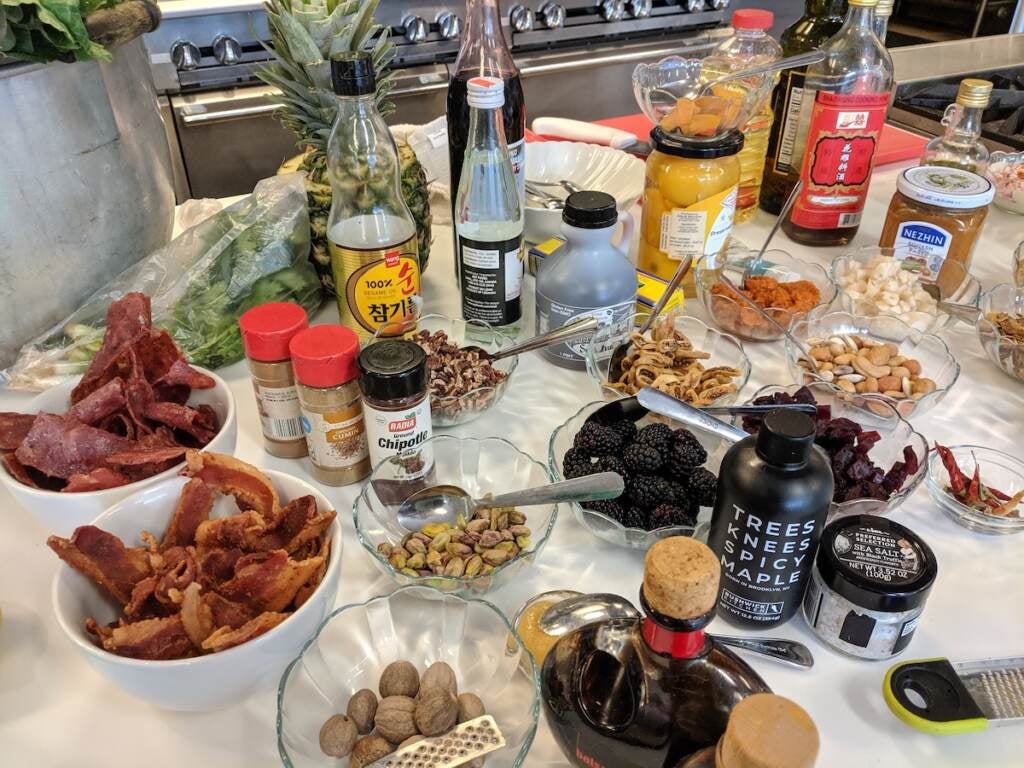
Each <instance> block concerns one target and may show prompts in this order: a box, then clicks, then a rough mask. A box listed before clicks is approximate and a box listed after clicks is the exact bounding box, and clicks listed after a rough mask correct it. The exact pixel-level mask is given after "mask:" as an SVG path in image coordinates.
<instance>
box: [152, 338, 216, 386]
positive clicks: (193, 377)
mask: <svg viewBox="0 0 1024 768" xmlns="http://www.w3.org/2000/svg"><path fill="white" fill-rule="evenodd" d="M172 343H173V342H172ZM154 384H155V385H156V386H163V387H180V386H185V387H189V388H190V389H212V388H213V386H214V381H213V379H212V378H210V377H209V376H207V375H206V374H205V373H200V372H199V371H197V370H196V369H195V368H193V367H192V366H191V365H189V364H188V363H186V362H185V361H184V360H183V359H182V358H180V357H179V358H178V359H177V360H175V361H174V362H173V363H171V367H170V368H169V369H168V371H167V373H165V374H164V375H163V376H161V377H160V378H159V379H157V380H156V381H155V382H154Z"/></svg>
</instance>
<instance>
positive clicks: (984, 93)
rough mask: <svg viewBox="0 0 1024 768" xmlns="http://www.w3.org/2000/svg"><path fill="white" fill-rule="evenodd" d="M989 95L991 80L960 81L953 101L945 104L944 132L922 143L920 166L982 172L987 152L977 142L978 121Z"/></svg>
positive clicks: (978, 132)
mask: <svg viewBox="0 0 1024 768" xmlns="http://www.w3.org/2000/svg"><path fill="white" fill-rule="evenodd" d="M991 96H992V83H990V82H989V81H988V80H976V79H974V78H967V79H966V80H961V81H960V90H959V91H958V92H957V95H956V102H955V103H953V104H950V105H949V106H948V107H946V112H945V114H944V115H943V117H942V124H943V125H944V126H945V127H946V131H945V133H944V134H943V135H942V136H937V137H935V138H934V139H932V140H931V141H929V142H928V144H927V145H926V146H925V148H924V154H923V155H922V156H921V165H947V166H950V167H951V168H961V169H963V170H965V171H972V172H974V173H981V174H983V173H985V169H986V168H988V154H989V152H988V147H986V146H985V145H984V144H982V143H981V141H980V139H981V120H982V114H983V113H984V111H985V109H986V108H987V107H988V102H989V98H990V97H991Z"/></svg>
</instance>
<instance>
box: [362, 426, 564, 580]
mask: <svg viewBox="0 0 1024 768" xmlns="http://www.w3.org/2000/svg"><path fill="white" fill-rule="evenodd" d="M415 454H416V457H418V460H417V462H416V466H415V467H414V471H410V467H409V461H408V460H409V459H410V458H412V456H411V455H406V454H399V455H397V456H395V457H393V458H392V459H388V460H385V461H383V462H381V463H380V464H379V465H377V467H376V468H375V469H374V470H373V472H372V473H371V474H370V477H369V480H368V481H367V483H366V484H365V485H364V486H363V490H362V492H361V493H360V494H359V496H358V497H357V498H356V501H355V504H354V505H353V508H352V516H353V520H354V522H355V528H356V535H357V537H358V538H359V543H360V544H362V545H363V548H364V549H366V551H367V552H369V553H370V555H371V556H372V557H373V560H374V562H375V563H376V564H377V567H378V568H380V569H381V571H383V572H384V573H385V574H387V575H388V576H390V577H391V578H392V579H394V580H395V581H396V582H397V583H399V584H401V585H403V586H404V585H407V584H426V585H427V586H431V587H434V588H436V589H439V590H441V591H443V592H451V593H456V594H483V593H485V592H488V591H489V590H491V589H494V588H496V587H499V586H501V585H502V584H504V583H506V582H508V581H509V580H510V579H512V578H513V577H514V576H515V575H516V574H517V573H519V572H520V571H521V570H522V569H524V568H526V567H527V566H529V565H530V564H531V563H533V561H534V559H535V558H536V557H537V555H539V554H540V551H541V549H543V547H544V545H545V544H546V543H547V540H548V538H549V536H550V535H551V531H552V530H553V529H554V526H555V520H556V518H557V514H558V505H557V504H546V505H536V506H530V507H524V508H523V509H522V510H520V509H515V508H511V507H493V508H490V509H488V508H482V509H478V510H477V512H476V513H475V514H474V516H473V517H472V519H469V520H466V519H463V518H460V519H459V520H458V521H457V522H456V523H455V524H454V525H449V524H447V523H432V524H428V525H426V526H424V527H423V528H422V529H421V530H420V531H417V532H415V533H413V532H411V531H409V530H406V529H405V528H403V527H402V526H401V525H400V524H399V522H398V515H397V513H398V508H399V506H400V505H401V503H402V502H403V501H405V500H406V499H407V498H409V497H410V496H412V495H413V494H414V493H416V492H417V491H419V490H422V489H423V488H427V487H430V486H435V485H455V486H458V487H459V488H462V489H463V490H465V491H466V492H467V493H468V494H469V495H470V496H471V497H472V498H474V499H481V498H484V497H486V496H488V495H492V496H496V495H498V494H502V493H508V492H510V491H517V490H521V489H523V488H531V487H535V486H538V485H544V484H546V483H549V482H551V481H552V479H553V477H552V475H551V473H550V472H549V471H548V469H547V467H546V466H545V465H544V464H542V463H541V462H540V461H538V460H537V459H535V458H533V457H532V456H530V455H529V454H528V453H525V452H524V451H521V450H519V449H518V448H516V446H514V445H513V444H512V443H510V442H508V441H507V440H503V439H501V438H498V437H488V438H483V439H477V438H468V437H467V438H457V437H451V436H448V435H440V436H435V437H432V438H431V439H429V440H427V441H426V442H424V443H422V444H421V445H420V446H418V447H417V448H416V449H415Z"/></svg>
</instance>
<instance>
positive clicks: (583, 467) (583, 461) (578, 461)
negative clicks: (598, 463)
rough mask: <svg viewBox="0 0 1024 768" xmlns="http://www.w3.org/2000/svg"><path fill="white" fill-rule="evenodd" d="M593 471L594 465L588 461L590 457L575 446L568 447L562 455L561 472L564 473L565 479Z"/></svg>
mask: <svg viewBox="0 0 1024 768" xmlns="http://www.w3.org/2000/svg"><path fill="white" fill-rule="evenodd" d="M593 472H594V467H593V465H592V464H591V462H590V457H589V456H587V454H585V453H584V452H583V451H581V450H579V449H577V448H570V449H569V450H568V451H566V452H565V456H563V457H562V474H564V475H565V478H566V480H571V479H572V478H574V477H583V476H584V475H590V474H593Z"/></svg>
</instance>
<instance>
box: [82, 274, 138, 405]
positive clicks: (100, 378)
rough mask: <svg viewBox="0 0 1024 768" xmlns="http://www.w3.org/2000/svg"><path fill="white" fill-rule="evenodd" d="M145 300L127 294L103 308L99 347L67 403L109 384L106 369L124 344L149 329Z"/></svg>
mask: <svg viewBox="0 0 1024 768" xmlns="http://www.w3.org/2000/svg"><path fill="white" fill-rule="evenodd" d="M151 318H152V314H151V310H150V304H149V297H148V296H146V295H145V294H142V293H129V294H126V295H125V296H124V298H122V299H120V300H118V301H115V302H114V303H113V304H111V305H110V306H109V307H108V308H107V321H106V331H105V332H104V334H103V346H102V347H100V351H99V352H98V353H97V354H96V357H95V358H94V359H93V361H92V365H90V366H89V370H88V371H86V372H85V375H84V376H83V377H82V380H81V381H80V382H78V386H76V387H75V388H74V389H73V390H72V391H71V402H72V403H77V402H78V401H79V400H81V399H82V398H84V397H86V396H88V395H89V394H91V393H92V392H94V391H95V390H97V389H99V388H100V387H101V386H103V384H105V383H106V382H107V381H109V380H110V379H111V378H113V377H112V376H108V375H107V374H108V369H109V368H110V367H111V364H112V363H113V362H114V361H115V359H116V358H117V357H118V355H119V354H120V353H121V350H122V348H123V347H124V346H125V345H128V344H131V343H133V342H135V341H138V340H139V339H141V338H143V337H145V336H148V335H149V331H150V328H151V327H152V319H151Z"/></svg>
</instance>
